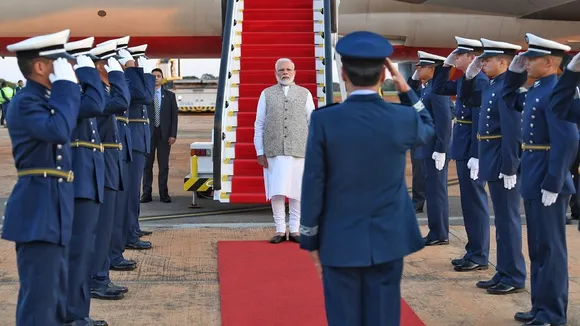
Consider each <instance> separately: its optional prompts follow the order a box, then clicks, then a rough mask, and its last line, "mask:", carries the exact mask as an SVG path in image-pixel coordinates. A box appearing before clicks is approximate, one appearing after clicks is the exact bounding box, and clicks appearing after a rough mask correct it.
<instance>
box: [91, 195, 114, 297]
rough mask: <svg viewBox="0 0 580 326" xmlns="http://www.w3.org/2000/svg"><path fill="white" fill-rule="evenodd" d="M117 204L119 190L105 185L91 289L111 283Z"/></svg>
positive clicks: (96, 239)
mask: <svg viewBox="0 0 580 326" xmlns="http://www.w3.org/2000/svg"><path fill="white" fill-rule="evenodd" d="M116 204H117V191H116V190H113V189H110V188H107V187H105V196H104V202H103V204H102V205H101V208H100V210H99V221H98V224H97V235H96V238H95V256H94V259H93V268H92V277H91V289H98V288H102V287H105V286H107V284H108V283H109V266H110V261H109V253H110V252H111V237H112V236H113V227H114V223H115V208H116V207H115V205H116Z"/></svg>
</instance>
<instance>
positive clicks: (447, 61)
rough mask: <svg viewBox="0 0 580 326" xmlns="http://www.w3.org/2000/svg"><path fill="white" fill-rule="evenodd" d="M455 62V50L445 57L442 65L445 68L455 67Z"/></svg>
mask: <svg viewBox="0 0 580 326" xmlns="http://www.w3.org/2000/svg"><path fill="white" fill-rule="evenodd" d="M455 62H457V60H456V56H455V50H454V51H453V52H451V54H450V55H448V56H447V59H445V62H444V63H443V64H445V65H447V66H451V67H455Z"/></svg>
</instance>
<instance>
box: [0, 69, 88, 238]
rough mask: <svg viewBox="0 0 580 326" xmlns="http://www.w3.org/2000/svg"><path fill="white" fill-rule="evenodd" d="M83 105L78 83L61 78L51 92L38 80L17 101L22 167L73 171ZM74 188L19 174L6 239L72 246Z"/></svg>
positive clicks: (14, 134)
mask: <svg viewBox="0 0 580 326" xmlns="http://www.w3.org/2000/svg"><path fill="white" fill-rule="evenodd" d="M80 105H81V91H80V88H79V85H77V84H75V83H72V82H70V81H65V80H59V81H56V82H54V83H53V84H52V90H48V89H47V88H46V87H44V86H42V85H41V84H38V83H36V82H35V81H33V80H28V82H27V83H26V87H24V88H23V89H22V90H21V91H20V92H18V93H17V94H16V96H14V98H13V99H12V106H11V108H12V110H9V111H8V120H9V121H10V128H9V129H8V133H9V135H10V140H11V142H12V155H13V156H14V164H15V166H16V169H17V170H19V171H20V170H22V169H41V170H43V169H52V170H57V171H63V172H65V173H67V172H69V171H72V158H71V156H72V155H71V147H70V138H71V135H72V130H73V128H74V126H75V125H76V122H77V116H78V113H79V108H80ZM73 207H74V186H73V183H72V182H67V180H66V179H65V178H61V177H53V176H47V177H45V176H44V175H29V176H22V177H19V178H18V181H17V182H16V184H15V185H14V188H13V189H12V193H11V194H10V197H9V199H8V201H7V203H6V209H5V211H4V226H3V230H2V238H3V239H6V240H9V241H14V242H17V243H23V242H32V241H45V242H50V243H55V244H61V245H63V246H66V245H68V243H69V241H70V236H71V232H72V222H73V214H74V209H73Z"/></svg>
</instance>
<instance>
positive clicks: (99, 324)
mask: <svg viewBox="0 0 580 326" xmlns="http://www.w3.org/2000/svg"><path fill="white" fill-rule="evenodd" d="M91 322H92V323H93V326H109V324H108V323H107V322H106V321H104V320H94V319H91Z"/></svg>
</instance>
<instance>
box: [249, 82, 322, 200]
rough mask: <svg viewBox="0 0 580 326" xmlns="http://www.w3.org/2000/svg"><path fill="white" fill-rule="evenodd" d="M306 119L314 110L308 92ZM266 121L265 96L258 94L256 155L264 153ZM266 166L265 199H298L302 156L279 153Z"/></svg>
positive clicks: (255, 136)
mask: <svg viewBox="0 0 580 326" xmlns="http://www.w3.org/2000/svg"><path fill="white" fill-rule="evenodd" d="M288 88H289V87H288V86H284V87H283V89H284V95H288ZM304 110H306V119H307V122H308V123H309V124H310V114H311V113H312V111H314V100H313V99H312V94H310V92H308V98H307V99H306V106H305V107H304ZM265 121H266V96H265V95H264V92H262V94H260V99H259V100H258V109H257V112H256V122H255V123H254V146H255V147H256V155H257V156H260V155H264V125H265ZM267 159H268V168H267V169H264V187H265V189H266V199H267V200H270V199H271V198H272V197H273V196H277V195H280V196H286V197H288V198H292V199H297V200H300V194H301V192H302V174H303V173H304V158H300V157H292V156H286V155H280V156H276V157H268V158H267Z"/></svg>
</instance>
